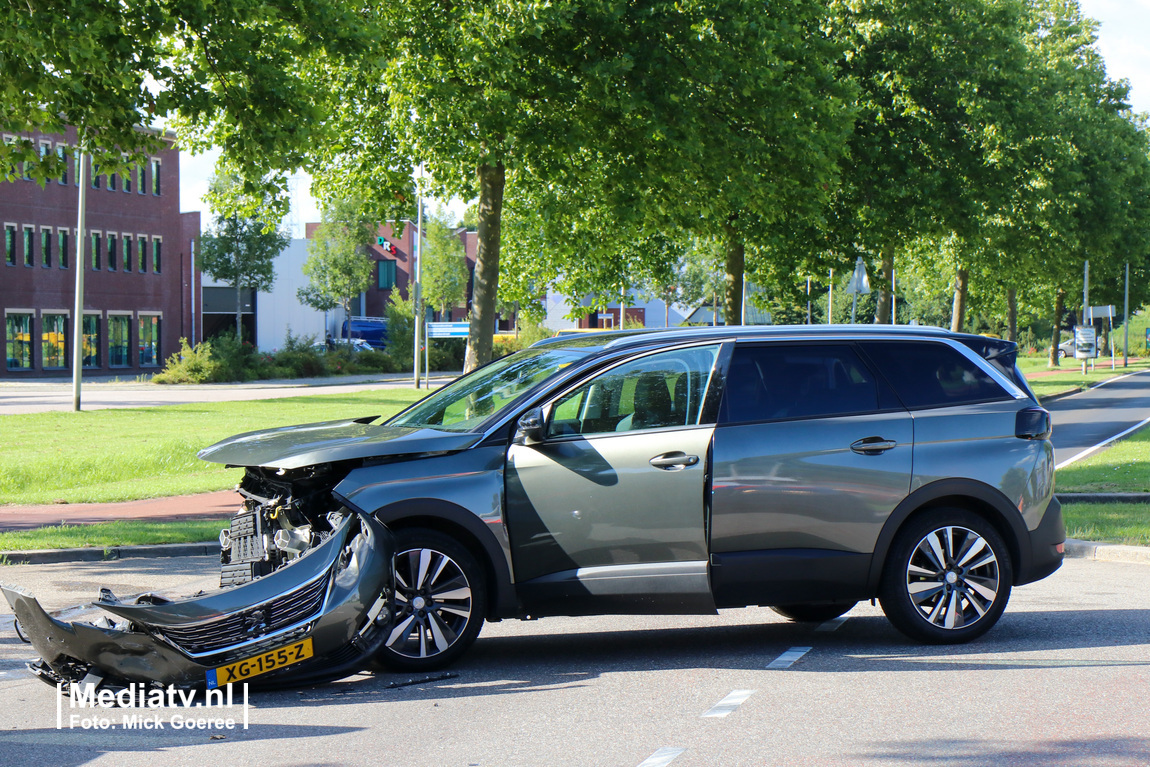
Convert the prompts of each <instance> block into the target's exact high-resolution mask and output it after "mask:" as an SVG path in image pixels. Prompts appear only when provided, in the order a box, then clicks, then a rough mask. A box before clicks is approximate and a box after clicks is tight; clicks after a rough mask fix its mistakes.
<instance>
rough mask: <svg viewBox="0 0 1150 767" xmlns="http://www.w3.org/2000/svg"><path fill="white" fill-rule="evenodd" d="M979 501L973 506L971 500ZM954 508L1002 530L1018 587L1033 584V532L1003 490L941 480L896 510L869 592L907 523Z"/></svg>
mask: <svg viewBox="0 0 1150 767" xmlns="http://www.w3.org/2000/svg"><path fill="white" fill-rule="evenodd" d="M971 500H973V501H975V502H977V504H978V506H977V507H973V508H972V506H971V505H970V503H969V501H971ZM946 505H954V506H960V507H963V508H966V509H969V510H971V511H974V512H975V513H982V514H983V515H984V516H987V520H988V521H989V522H990V523H991V524H993V525H994V526H995V527H997V528H998V531H999V533H1000V534H1001V535H1002V537H1003V539H1004V540H1005V541H1006V545H1007V546H1008V547H1009V548H1010V555H1011V559H1012V560H1013V562H1012V564H1013V565H1014V568H1013V569H1014V584H1013V585H1020V584H1021V583H1029V582H1030V580H1033V578H1031V577H1030V570H1031V559H1032V557H1031V545H1030V535H1031V534H1030V531H1029V530H1027V528H1026V524H1025V522H1024V521H1023V519H1022V515H1021V514H1020V513H1019V512H1018V509H1016V508H1015V507H1014V504H1012V503H1011V502H1010V499H1008V498H1007V497H1006V496H1005V495H1003V493H1002V491H1000V490H998V489H997V488H994V487H991V486H990V485H987V484H985V483H983V482H979V481H977V480H973V479H940V480H938V481H936V482H931V483H930V484H928V485H923V486H922V487H920V488H919V489H918V490H915V491H914V492H913V493H911V494H910V495H908V496H907V497H906V498H904V499H903V500H902V502H901V503H899V505H898V506H896V507H895V508H894V511H892V512H891V514H890V516H889V517H887V521H886V523H885V524H884V525H883V528H882V532H880V533H879V536H878V540H877V541H875V548H874V556H873V557H872V558H871V564H870V573H869V575H868V577H867V592H868V593H870V594H877V593H878V587H879V583H880V581H881V579H882V571H883V567H884V565H885V564H886V559H887V554H888V553H889V552H890V546H891V543H892V542H893V541H894V537H895V535H896V534H897V533H898V531H899V530H900V529H901V528H902V526H903V524H904V523H905V522H906V521H907V520H908V519H910V518H911V517H912V516H913V515H914V514H916V513H917V512H919V511H922V510H923V509H927V508H932V507H938V506H946ZM987 510H989V511H990V514H987V513H986V511H987Z"/></svg>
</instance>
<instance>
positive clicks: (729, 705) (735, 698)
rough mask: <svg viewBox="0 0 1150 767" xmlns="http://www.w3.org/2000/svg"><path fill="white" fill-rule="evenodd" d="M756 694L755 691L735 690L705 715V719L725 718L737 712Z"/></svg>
mask: <svg viewBox="0 0 1150 767" xmlns="http://www.w3.org/2000/svg"><path fill="white" fill-rule="evenodd" d="M754 694H755V691H754V690H735V691H734V692H732V693H731V694H730V695H728V696H727V697H725V698H723V699H722V700H721V701H719V702H718V703H716V704H715V705H714V706H712V707H711V708H710V709H708V710H707V713H705V714H703V716H704V717H723V716H726V715H727V714H730V713H732V712H734V711H735V709H737V708H738V707H739V706H741V705H743V703H744V702H745V701H746V700H747V698H749V697H751V696H752V695H754Z"/></svg>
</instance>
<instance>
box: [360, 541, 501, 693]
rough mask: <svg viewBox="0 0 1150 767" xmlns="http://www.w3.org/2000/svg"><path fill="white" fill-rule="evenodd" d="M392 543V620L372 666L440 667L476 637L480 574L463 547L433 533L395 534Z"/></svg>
mask: <svg viewBox="0 0 1150 767" xmlns="http://www.w3.org/2000/svg"><path fill="white" fill-rule="evenodd" d="M395 538H396V541H395V542H396V547H395V550H396V555H395V605H394V612H395V616H394V618H393V620H392V622H391V625H390V627H389V628H388V637H387V639H386V640H385V641H384V645H383V647H382V648H381V649H380V651H379V653H378V654H377V655H376V657H375V660H376V664H377V665H378V666H382V667H383V668H386V669H391V670H395V671H429V670H432V669H437V668H443V667H444V666H447V665H448V664H450V663H452V662H453V661H454V660H455V659H456V658H458V657H459V656H460V655H462V654H463V652H464V651H465V650H466V649H467V648H468V647H470V646H471V643H472V642H474V641H475V638H476V637H477V636H478V635H479V629H480V628H481V627H482V625H483V620H484V616H485V615H486V613H487V588H486V584H485V582H484V579H483V570H482V568H480V566H479V564H478V563H477V562H476V561H475V558H474V557H473V556H472V555H471V552H469V551H468V550H467V548H466V547H464V546H463V545H462V544H461V543H459V541H457V540H455V539H454V538H452V537H450V536H447V535H444V534H443V533H440V532H438V531H435V530H425V529H421V528H413V529H409V530H400V531H398V532H397V533H396V536H395Z"/></svg>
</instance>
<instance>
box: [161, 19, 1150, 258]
mask: <svg viewBox="0 0 1150 767" xmlns="http://www.w3.org/2000/svg"><path fill="white" fill-rule="evenodd" d="M1079 6H1080V7H1081V8H1082V13H1083V15H1085V16H1088V17H1090V18H1093V19H1095V20H1097V21H1098V22H1100V26H1099V29H1098V48H1099V50H1100V51H1101V52H1102V55H1103V57H1104V58H1105V59H1106V70H1107V73H1108V74H1109V75H1110V77H1111V78H1112V79H1115V80H1119V79H1125V80H1128V81H1129V82H1130V101H1131V105H1132V106H1133V108H1134V111H1136V112H1150V45H1147V44H1146V43H1145V41H1146V40H1147V39H1148V38H1150V0H1079ZM215 161H216V153H215V152H208V153H205V154H203V155H198V156H192V155H190V154H183V155H181V156H180V210H181V211H193V210H199V211H202V212H203V217H202V221H203V224H204V226H207V224H208V221H209V219H210V216H211V212H210V211H209V209H208V206H207V204H205V203H204V202H202V200H201V198H202V197H203V195H204V194H205V193H206V192H207V191H208V180H209V179H210V178H211V176H212V170H213V167H214V165H215ZM310 183H311V182H310V179H309V178H308V177H307V176H305V175H301V176H299V177H298V182H297V183H296V184H295V187H296V193H295V194H294V195H293V198H292V214H291V219H292V221H293V223H294V224H295V226H296V235H295V236H297V237H302V236H303V231H302V230H303V224H305V223H307V222H308V221H318V220H319V210H318V208H317V207H316V203H315V200H314V199H313V198H312V196H311V194H310V193H309V185H310ZM432 207H433V208H434V203H433V205H432ZM450 207H451V209H452V211H454V212H455V213H456V214H457V215H459V214H461V213H462V210H463V205H462V203H459V202H457V201H456V202H453V203H452V205H451V206H450Z"/></svg>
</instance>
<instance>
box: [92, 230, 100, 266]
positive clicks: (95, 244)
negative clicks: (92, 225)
mask: <svg viewBox="0 0 1150 767" xmlns="http://www.w3.org/2000/svg"><path fill="white" fill-rule="evenodd" d="M92 268H93V269H99V268H100V233H99V232H92Z"/></svg>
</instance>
